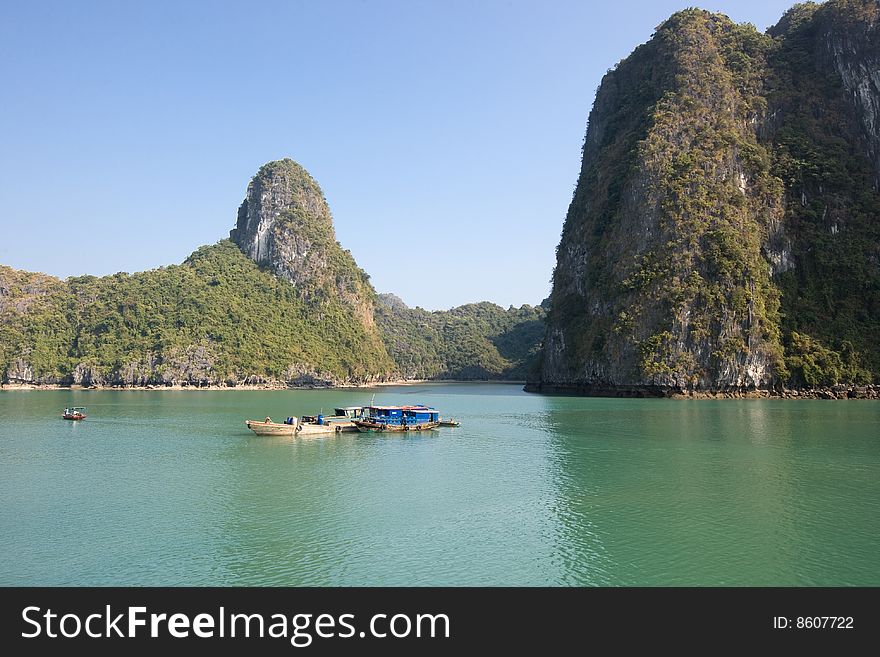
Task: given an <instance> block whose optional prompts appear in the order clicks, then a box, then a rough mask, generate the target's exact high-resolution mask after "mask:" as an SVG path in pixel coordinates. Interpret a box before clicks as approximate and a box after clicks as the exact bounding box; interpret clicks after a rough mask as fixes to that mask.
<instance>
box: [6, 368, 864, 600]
mask: <svg viewBox="0 0 880 657" xmlns="http://www.w3.org/2000/svg"><path fill="white" fill-rule="evenodd" d="M374 394H375V401H376V403H425V404H429V405H432V406H435V407H437V408H438V409H439V410H440V411H441V413H442V414H443V415H444V416H452V417H455V418H457V419H459V420H461V422H462V426H461V427H459V428H455V429H449V428H445V429H440V430H437V431H432V432H428V433H424V434H407V435H405V436H403V437H401V436H400V435H381V434H338V435H330V436H328V437H323V438H265V437H257V436H254V435H253V434H252V433H251V432H249V431H248V430H247V429H246V428H245V426H244V420H245V419H246V418H249V417H250V418H257V419H262V418H264V417H265V416H266V415H271V416H272V417H273V418H276V419H279V420H280V419H282V418H284V417H286V416H288V415H302V414H314V413H317V412H319V411H320V410H321V409H322V408H323V410H324V411H325V412H329V411H331V409H332V408H333V407H334V406H341V405H360V404H367V403H369V402H370V398H371V396H373V395H374ZM73 404H76V405H83V406H87V407H88V413H89V417H88V419H87V420H85V421H84V422H80V423H74V422H66V421H63V420H61V418H60V411H61V409H63V408H64V407H65V406H67V405H73ZM0 419H2V423H0V494H2V504H0V529H2V531H0V585H187V586H188V585H221V586H225V585H392V586H396V585H566V586H567V585H601V586H607V585H625V586H630V585H806V586H812V585H874V586H877V585H880V403H878V402H872V401H856V400H852V401H836V402H834V401H831V402H828V401H807V400H803V401H790V400H785V401H783V400H718V401H715V400H701V401H683V400H659V399H657V400H654V399H649V400H627V399H595V398H592V399H591V398H578V397H550V396H541V395H533V394H526V393H524V392H522V391H521V389H520V387H519V386H517V385H504V384H432V385H414V386H401V387H383V388H377V389H374V390H365V389H354V390H352V389H343V390H302V391H278V392H274V391H271V392H270V391H77V392H68V391H3V392H0Z"/></svg>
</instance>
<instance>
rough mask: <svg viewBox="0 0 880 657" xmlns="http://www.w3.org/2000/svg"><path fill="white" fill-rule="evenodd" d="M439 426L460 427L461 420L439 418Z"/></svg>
mask: <svg viewBox="0 0 880 657" xmlns="http://www.w3.org/2000/svg"><path fill="white" fill-rule="evenodd" d="M440 426H441V427H460V426H461V422H459V421H458V420H451V419H450V420H440Z"/></svg>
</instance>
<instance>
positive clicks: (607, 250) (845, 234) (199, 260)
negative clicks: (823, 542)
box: [0, 0, 880, 397]
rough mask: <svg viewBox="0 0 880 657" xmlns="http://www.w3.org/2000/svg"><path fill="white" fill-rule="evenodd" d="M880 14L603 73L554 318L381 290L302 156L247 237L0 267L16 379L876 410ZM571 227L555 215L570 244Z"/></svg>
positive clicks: (818, 10) (675, 23) (663, 54)
mask: <svg viewBox="0 0 880 657" xmlns="http://www.w3.org/2000/svg"><path fill="white" fill-rule="evenodd" d="M878 14H880V9H878V6H877V4H876V3H875V2H872V1H871V2H869V1H843V0H840V1H831V2H828V3H826V4H823V5H814V4H804V5H797V6H795V7H794V8H792V9H791V10H789V11H788V12H787V13H786V14H785V15H784V16H783V17H782V19H781V20H780V21H779V22H778V24H777V25H775V26H774V27H772V28H771V29H770V30H768V31H767V32H766V33H761V32H758V31H757V30H756V29H755V28H754V27H753V26H751V25H741V24H735V23H734V22H732V21H731V20H729V19H728V18H726V17H725V16H722V15H719V14H712V13H709V12H707V11H703V10H699V9H688V10H685V11H682V12H679V13H677V14H675V15H673V16H672V17H671V18H669V19H668V20H667V21H666V22H664V23H663V24H662V25H661V26H660V27H659V28H658V29H657V31H656V33H655V34H654V36H653V37H652V38H651V39H650V41H648V42H647V43H645V44H643V45H641V46H639V47H638V48H636V49H635V50H634V51H633V52H632V54H631V55H630V56H629V57H627V58H626V59H624V60H623V61H621V62H620V63H619V64H618V65H617V66H616V67H614V68H613V69H612V70H610V71H609V72H608V73H607V75H606V76H605V77H604V79H603V81H602V83H601V86H600V88H599V90H598V93H597V96H596V100H595V104H594V106H593V109H592V111H591V113H590V116H589V124H588V125H589V127H588V129H587V132H586V141H585V143H584V148H583V161H582V167H581V171H580V175H579V177H578V179H577V187H576V190H575V192H574V197H573V199H572V201H571V205H570V207H569V209H568V214H567V216H566V218H565V222H564V225H563V226H562V227H561V230H562V237H561V240H560V243H559V246H558V249H557V264H556V268H555V271H554V273H553V282H552V293H551V294H550V296H549V298H548V299H547V300H544V301H543V302H542V301H541V300H540V299H536V300H535V305H534V306H522V307H521V308H513V307H511V308H508V309H503V308H501V307H499V306H497V305H494V304H492V303H491V302H488V301H487V302H485V303H478V304H472V305H467V306H462V307H459V308H454V309H452V310H449V311H443V312H428V311H425V310H422V309H420V308H409V307H407V306H406V305H405V304H404V303H403V302H402V301H400V300H399V299H397V298H396V297H395V296H394V295H393V294H377V292H376V290H374V288H373V287H372V285H371V284H370V279H369V276H368V274H367V273H366V272H364V271H363V270H361V269H360V268H359V267H358V266H357V263H356V262H355V260H354V258H353V257H352V255H351V253H350V252H349V251H347V250H345V248H344V246H341V245H340V244H339V243H338V242H337V241H336V236H335V233H334V229H333V223H332V219H331V214H330V210H329V208H328V204H327V202H326V201H325V199H324V196H323V194H322V192H321V190H320V188H319V186H318V184H317V183H316V182H315V181H314V180H313V179H312V178H311V176H310V175H309V174H308V173H307V172H306V170H305V169H304V168H303V167H301V166H300V165H299V164H297V163H295V162H294V161H292V160H289V159H285V160H280V161H276V162H270V163H268V164H266V165H265V166H263V167H262V168H261V169H260V170H259V171H258V172H257V173H256V175H255V176H254V177H253V179H252V180H251V181H250V184H249V185H248V186H247V193H246V197H245V199H244V202H243V203H242V204H241V207H240V208H239V210H238V216H237V221H236V222H235V227H234V228H233V229H232V231H231V232H230V236H229V239H228V240H222V241H220V242H218V243H217V244H214V245H211V246H204V247H201V248H199V249H197V250H196V251H195V252H194V253H193V254H192V255H191V256H190V257H189V258H187V259H186V261H185V262H183V263H182V264H179V265H171V266H168V267H162V268H160V269H156V270H153V271H146V272H141V273H135V274H127V273H120V274H116V275H113V276H107V277H102V278H96V277H94V276H87V275H84V276H78V277H72V278H68V279H67V280H63V281H62V280H59V279H56V278H53V277H51V276H47V275H43V274H38V273H28V272H23V271H16V270H13V269H11V268H9V267H0V377H2V382H3V384H5V385H10V384H12V385H33V386H48V385H64V386H66V385H80V386H181V385H185V386H191V387H204V386H243V385H275V386H297V385H357V384H369V383H375V382H381V381H392V380H401V379H495V380H520V381H527V384H526V386H527V389H528V390H531V391H543V392H575V393H583V394H596V395H612V396H616V395H672V394H699V393H706V394H731V395H739V394H752V393H756V394H772V395H782V396H789V395H791V396H799V395H808V396H810V395H812V396H827V397H876V396H877V395H878V389H877V388H876V387H874V385H873V384H874V382H875V381H877V380H878V378H880V73H878V71H880V29H878V27H877V24H878V18H880V16H878ZM585 109H586V108H585ZM574 173H575V172H572V174H573V176H574ZM330 200H331V201H332V199H330ZM230 214H232V212H230ZM555 215H556V212H555V211H554V210H553V209H548V212H547V217H536V219H535V220H536V221H542V222H544V223H546V225H547V230H548V231H554V232H557V231H559V230H560V226H558V225H556V224H555V223H554V222H553V221H552V218H553V217H554V216H555ZM223 224H224V219H223V218H222V217H220V218H218V233H219V234H222V232H220V231H221V230H223V228H222V227H223Z"/></svg>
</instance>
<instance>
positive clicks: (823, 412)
mask: <svg viewBox="0 0 880 657" xmlns="http://www.w3.org/2000/svg"><path fill="white" fill-rule="evenodd" d="M816 413H818V415H815V414H816ZM829 414H830V415H831V416H830V417H829ZM547 418H548V422H547V428H548V432H549V435H550V445H551V446H552V449H551V456H550V462H551V463H552V469H553V475H554V484H555V487H556V491H557V495H558V503H557V505H556V508H555V509H554V510H553V511H554V515H555V520H556V530H557V547H556V552H555V558H556V559H558V560H559V562H560V564H561V565H562V566H563V567H564V576H563V579H564V582H565V583H570V584H598V585H663V584H671V585H691V584H692V585H701V584H703V585H705V584H714V585H750V584H783V585H784V584H813V583H839V582H840V581H841V579H840V577H839V576H837V577H829V576H828V574H827V572H828V571H827V568H826V567H824V566H823V565H822V562H823V560H825V561H826V562H827V559H829V558H837V559H840V558H842V557H844V556H848V557H849V558H856V559H859V560H860V561H861V562H862V566H863V569H862V570H863V572H864V567H866V566H868V564H867V563H866V562H865V559H868V558H869V553H868V552H867V547H868V545H866V541H867V543H869V544H870V543H873V545H874V546H876V544H877V540H876V539H869V538H868V537H869V536H870V535H871V534H870V533H869V532H866V531H865V530H864V529H863V528H864V525H865V522H866V520H867V518H871V517H876V516H875V515H869V516H862V517H859V516H854V514H853V509H852V507H851V506H849V507H846V508H839V507H838V505H835V504H834V503H832V502H831V501H830V499H833V497H834V496H835V495H836V496H837V497H838V498H840V497H841V496H842V495H843V491H844V490H845V489H846V488H847V486H848V484H847V483H846V480H845V479H846V478H845V477H836V478H834V479H828V478H827V475H828V474H829V470H834V469H837V468H838V467H839V465H835V463H837V462H846V461H847V460H849V459H850V458H856V459H858V458H859V457H858V456H854V455H853V454H851V453H849V451H848V450H846V449H841V444H840V443H839V442H837V441H835V440H829V435H831V436H833V435H835V433H836V434H839V433H840V431H841V429H840V427H841V424H840V423H841V422H849V423H851V418H849V417H848V416H844V417H840V416H839V415H838V413H836V412H834V411H833V410H827V409H825V408H822V407H817V406H816V405H815V403H813V405H812V406H808V405H801V406H799V407H798V406H796V405H792V404H791V403H789V404H786V403H785V402H773V401H763V400H759V401H756V400H743V401H730V400H725V401H699V402H693V401H667V400H616V399H584V398H571V397H568V398H566V397H552V398H547ZM844 426H845V425H844ZM863 428H866V427H863ZM841 438H844V439H845V436H841ZM875 457H876V452H875ZM826 458H827V459H829V460H828V461H826V460H824V459H826ZM817 459H818V460H817ZM873 467H874V471H875V473H876V461H874V466H873ZM862 480H863V482H864V479H862ZM875 482H876V479H875ZM864 483H867V482H864ZM817 486H818V488H817ZM822 489H825V490H826V492H827V493H828V494H830V495H831V496H832V497H831V498H829V497H828V496H825V495H822V496H820V497H817V493H818V492H819V491H820V490H822ZM869 491H870V496H869V500H868V501H866V502H865V503H866V505H867V506H868V507H869V508H870V507H873V508H874V509H875V511H876V502H877V492H878V491H877V485H876V483H874V484H872V485H870V486H869ZM870 498H873V501H870ZM865 510H866V511H867V509H865ZM835 513H837V514H842V515H843V516H845V517H848V518H849V521H848V522H846V523H841V522H835V519H834V517H833V514H835ZM838 531H840V532H844V533H845V534H848V535H849V539H848V541H847V542H842V541H840V540H839V539H838V537H837V536H836V534H837V532H838ZM838 571H839V569H838Z"/></svg>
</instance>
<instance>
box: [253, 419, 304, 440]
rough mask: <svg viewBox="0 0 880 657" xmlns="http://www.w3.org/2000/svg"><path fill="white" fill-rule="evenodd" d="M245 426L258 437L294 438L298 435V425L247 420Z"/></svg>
mask: <svg viewBox="0 0 880 657" xmlns="http://www.w3.org/2000/svg"><path fill="white" fill-rule="evenodd" d="M245 424H246V425H247V428H248V429H250V430H251V431H253V432H254V433H255V434H257V435H258V436H293V435H294V434H295V433H296V424H278V423H277V422H264V421H260V420H245Z"/></svg>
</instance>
